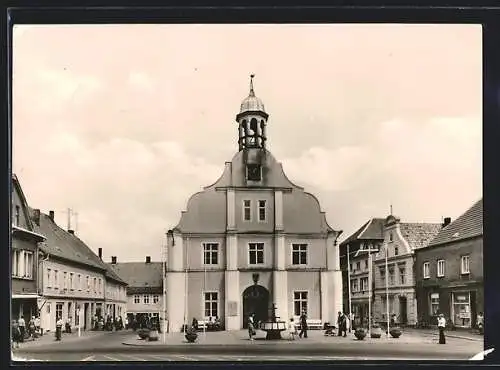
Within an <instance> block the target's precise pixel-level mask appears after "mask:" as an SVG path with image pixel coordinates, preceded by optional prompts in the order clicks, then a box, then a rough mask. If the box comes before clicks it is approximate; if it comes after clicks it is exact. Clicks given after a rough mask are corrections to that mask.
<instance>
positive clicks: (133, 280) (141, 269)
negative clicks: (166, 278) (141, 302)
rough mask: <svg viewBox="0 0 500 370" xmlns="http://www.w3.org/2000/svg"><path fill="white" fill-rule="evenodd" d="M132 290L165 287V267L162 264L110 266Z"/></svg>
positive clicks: (129, 263) (141, 263) (125, 263)
mask: <svg viewBox="0 0 500 370" xmlns="http://www.w3.org/2000/svg"><path fill="white" fill-rule="evenodd" d="M108 266H110V267H111V268H112V269H113V270H114V271H115V272H116V273H117V274H118V276H120V277H121V278H122V279H123V280H125V281H126V282H127V283H128V285H129V288H130V289H133V288H151V287H162V286H163V277H162V273H163V267H162V263H161V262H150V263H146V262H123V263H115V264H113V263H110V264H108Z"/></svg>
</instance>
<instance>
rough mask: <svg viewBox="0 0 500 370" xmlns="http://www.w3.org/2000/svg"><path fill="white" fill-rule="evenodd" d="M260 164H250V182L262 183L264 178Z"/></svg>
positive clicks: (248, 168)
mask: <svg viewBox="0 0 500 370" xmlns="http://www.w3.org/2000/svg"><path fill="white" fill-rule="evenodd" d="M261 172H262V171H261V167H260V164H248V165H247V180H250V181H260V180H261V178H262V173H261Z"/></svg>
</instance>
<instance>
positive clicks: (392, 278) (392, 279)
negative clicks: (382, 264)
mask: <svg viewBox="0 0 500 370" xmlns="http://www.w3.org/2000/svg"><path fill="white" fill-rule="evenodd" d="M389 285H394V269H392V268H390V269H389Z"/></svg>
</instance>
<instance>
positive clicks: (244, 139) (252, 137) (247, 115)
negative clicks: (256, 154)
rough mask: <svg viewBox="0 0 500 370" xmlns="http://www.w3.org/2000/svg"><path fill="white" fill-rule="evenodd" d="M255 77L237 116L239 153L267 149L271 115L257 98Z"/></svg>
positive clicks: (251, 80) (251, 76) (252, 77)
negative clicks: (268, 120) (250, 149)
mask: <svg viewBox="0 0 500 370" xmlns="http://www.w3.org/2000/svg"><path fill="white" fill-rule="evenodd" d="M254 77H255V75H254V74H252V75H250V92H249V94H248V96H247V97H246V98H245V99H244V100H243V101H242V102H241V106H240V113H238V114H237V115H236V122H237V123H238V150H239V151H241V150H243V149H247V148H259V149H265V148H266V140H267V138H266V125H267V118H268V117H269V115H268V114H267V113H266V111H265V109H264V103H262V100H260V99H259V98H258V97H256V96H255V91H254V89H253V79H254Z"/></svg>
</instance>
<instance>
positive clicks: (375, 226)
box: [340, 218, 385, 325]
mask: <svg viewBox="0 0 500 370" xmlns="http://www.w3.org/2000/svg"><path fill="white" fill-rule="evenodd" d="M384 221H385V220H384V219H383V218H373V219H371V220H369V221H368V222H366V223H365V224H364V225H363V226H361V227H360V228H359V229H358V230H357V231H356V232H355V233H354V234H352V235H351V236H350V237H348V238H347V239H346V240H344V241H343V242H342V243H340V255H341V256H342V258H341V268H342V272H343V273H344V279H343V281H344V282H345V283H344V286H343V291H344V295H343V296H344V305H343V306H344V312H346V313H347V312H349V287H348V285H347V282H348V281H349V280H350V293H351V312H352V314H353V316H354V323H355V324H356V325H363V324H365V325H366V323H367V322H368V315H369V314H368V311H369V307H368V306H369V303H368V298H369V291H370V289H369V285H368V284H369V283H370V278H369V272H370V265H369V255H368V252H362V251H360V252H358V251H359V250H360V249H361V250H363V249H366V250H369V249H378V248H379V247H380V244H381V243H382V233H383V227H384ZM347 253H349V258H347ZM372 260H373V253H372ZM372 266H373V263H372ZM371 282H372V303H373V292H374V290H373V286H374V283H373V270H372V279H371ZM372 312H373V307H372Z"/></svg>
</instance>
